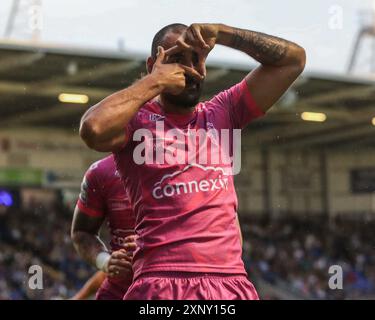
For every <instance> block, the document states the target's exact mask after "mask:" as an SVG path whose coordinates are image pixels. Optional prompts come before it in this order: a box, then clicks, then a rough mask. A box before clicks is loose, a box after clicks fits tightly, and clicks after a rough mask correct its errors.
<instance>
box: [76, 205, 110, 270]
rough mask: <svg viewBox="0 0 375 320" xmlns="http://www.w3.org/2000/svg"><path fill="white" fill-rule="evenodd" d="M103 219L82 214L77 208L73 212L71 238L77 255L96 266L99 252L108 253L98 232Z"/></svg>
mask: <svg viewBox="0 0 375 320" xmlns="http://www.w3.org/2000/svg"><path fill="white" fill-rule="evenodd" d="M103 221H104V217H103V216H100V217H92V216H89V215H87V214H85V213H84V212H82V211H81V210H80V209H79V208H78V206H76V208H75V210H74V216H73V222H72V227H71V238H72V241H73V245H74V247H75V249H76V250H77V252H78V254H79V255H80V256H81V257H82V259H84V260H85V261H86V262H87V263H89V264H91V265H92V266H96V258H97V256H98V254H99V253H100V252H108V249H107V247H106V246H105V244H104V243H103V241H102V240H101V239H100V237H99V230H100V228H101V226H102V224H103Z"/></svg>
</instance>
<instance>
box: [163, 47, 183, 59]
mask: <svg viewBox="0 0 375 320" xmlns="http://www.w3.org/2000/svg"><path fill="white" fill-rule="evenodd" d="M181 51H182V49H181V47H179V46H178V45H175V46H173V47H171V48H169V49H168V50H165V51H164V54H165V56H172V55H174V54H176V53H178V52H181Z"/></svg>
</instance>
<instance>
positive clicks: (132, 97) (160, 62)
mask: <svg viewBox="0 0 375 320" xmlns="http://www.w3.org/2000/svg"><path fill="white" fill-rule="evenodd" d="M164 62H165V53H164V50H163V48H162V47H159V51H158V56H157V59H156V61H155V63H154V65H153V69H152V72H151V73H150V74H148V75H147V76H145V77H143V78H142V79H141V80H139V81H137V82H136V83H134V84H133V85H131V86H130V87H128V88H126V89H123V90H121V91H118V92H116V93H114V94H112V95H110V96H108V97H106V98H105V99H104V100H102V101H100V102H99V103H98V104H96V105H94V106H93V107H91V108H90V109H89V110H87V111H86V113H85V114H84V115H83V117H82V119H81V125H80V136H81V138H82V139H83V140H84V142H85V143H86V145H87V146H88V147H89V148H91V149H95V150H96V151H100V152H109V151H115V150H117V149H118V148H119V147H121V146H122V145H124V143H125V141H126V139H127V137H125V127H126V126H127V124H128V123H129V122H130V120H131V119H132V118H133V117H134V116H135V114H136V113H137V112H138V110H139V109H140V108H141V107H142V106H143V105H144V104H145V103H146V102H147V101H149V100H151V99H152V98H154V97H156V96H158V95H159V94H160V93H161V92H163V91H164V92H170V93H173V94H177V93H179V92H180V91H182V90H183V89H184V88H185V73H188V74H190V75H191V76H193V77H198V78H201V75H200V74H199V73H198V72H196V71H195V70H194V69H192V68H189V67H186V66H183V65H180V64H177V63H170V64H165V63H164Z"/></svg>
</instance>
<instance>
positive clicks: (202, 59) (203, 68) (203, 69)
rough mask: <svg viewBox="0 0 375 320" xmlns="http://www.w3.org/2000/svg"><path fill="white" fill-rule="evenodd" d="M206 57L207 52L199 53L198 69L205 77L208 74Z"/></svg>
mask: <svg viewBox="0 0 375 320" xmlns="http://www.w3.org/2000/svg"><path fill="white" fill-rule="evenodd" d="M206 58H207V56H206V55H205V54H199V57H198V71H199V73H200V74H201V75H203V77H204V78H205V77H206V75H207V71H206Z"/></svg>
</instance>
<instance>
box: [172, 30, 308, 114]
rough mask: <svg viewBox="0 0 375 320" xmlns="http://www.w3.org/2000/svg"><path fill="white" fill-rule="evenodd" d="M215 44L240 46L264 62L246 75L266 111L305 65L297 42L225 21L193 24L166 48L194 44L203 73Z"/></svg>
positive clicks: (304, 58) (179, 47)
mask: <svg viewBox="0 0 375 320" xmlns="http://www.w3.org/2000/svg"><path fill="white" fill-rule="evenodd" d="M215 44H221V45H224V46H227V47H230V48H232V49H236V50H240V51H242V52H244V53H246V54H248V55H249V56H251V57H252V58H254V59H255V60H257V61H258V62H260V64H261V65H260V66H259V67H257V68H256V69H255V70H253V71H252V72H250V73H249V74H248V75H247V77H246V82H247V85H248V87H249V89H250V91H251V93H252V95H253V98H254V100H255V101H256V102H257V104H258V106H259V107H260V108H261V109H262V110H263V111H267V110H268V109H269V108H270V107H271V106H272V105H273V104H274V103H275V102H276V101H277V100H278V99H279V98H280V97H281V96H282V95H283V94H284V93H285V91H286V90H287V89H288V88H289V87H290V86H291V84H292V83H293V82H294V81H295V80H296V79H297V77H298V76H299V75H300V74H301V72H302V71H303V69H304V67H305V61H306V55H305V50H304V49H303V48H301V47H300V46H298V45H297V44H295V43H293V42H290V41H287V40H284V39H281V38H278V37H274V36H270V35H268V34H264V33H260V32H255V31H250V30H244V29H239V28H234V27H230V26H227V25H224V24H210V23H207V24H192V25H191V26H190V27H189V28H187V30H186V31H185V32H184V33H183V34H182V35H181V36H180V37H179V39H178V40H177V42H176V46H175V47H174V48H172V49H169V50H168V51H167V52H168V53H169V54H170V53H172V52H175V51H177V50H182V49H188V48H192V47H194V49H195V50H196V51H197V52H198V54H199V58H200V59H199V60H200V66H199V68H200V70H201V73H202V74H204V73H205V60H206V57H207V55H208V53H209V52H210V51H211V50H212V49H213V47H214V46H215Z"/></svg>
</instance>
